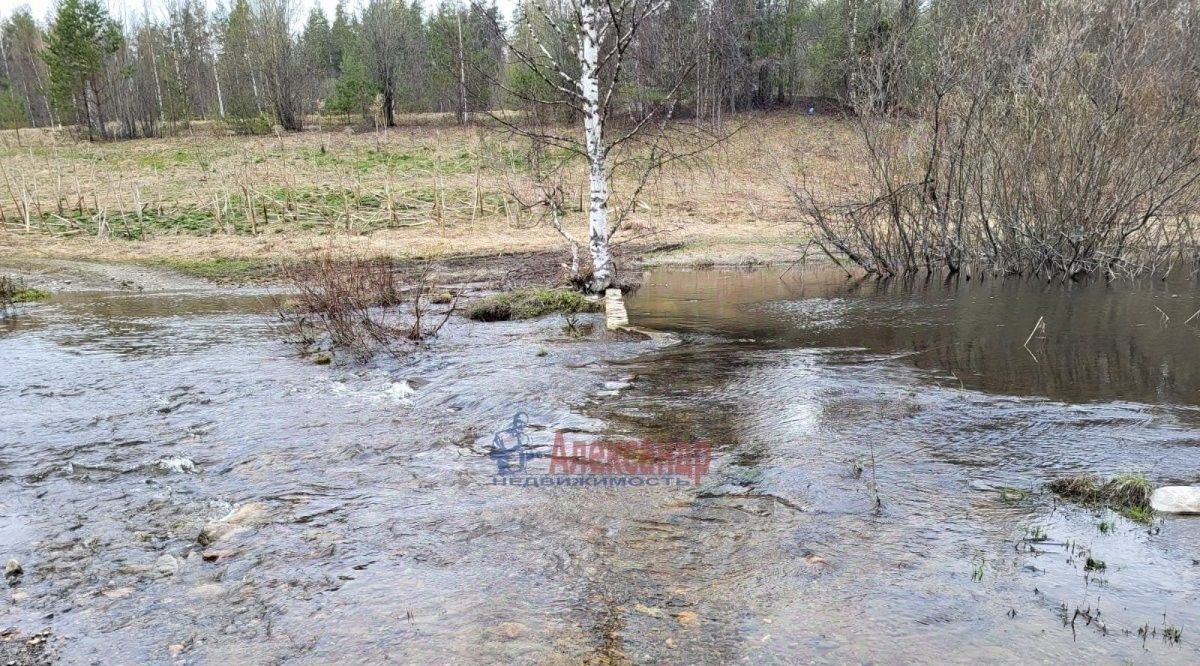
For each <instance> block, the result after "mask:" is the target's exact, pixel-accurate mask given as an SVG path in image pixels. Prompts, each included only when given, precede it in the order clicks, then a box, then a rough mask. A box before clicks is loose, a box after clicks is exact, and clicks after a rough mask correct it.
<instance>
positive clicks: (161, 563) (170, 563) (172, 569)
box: [154, 555, 179, 576]
mask: <svg viewBox="0 0 1200 666" xmlns="http://www.w3.org/2000/svg"><path fill="white" fill-rule="evenodd" d="M154 571H155V572H157V573H158V575H160V576H174V575H175V574H177V573H179V560H177V559H175V556H174V555H162V556H160V557H159V558H158V560H157V561H155V562H154Z"/></svg>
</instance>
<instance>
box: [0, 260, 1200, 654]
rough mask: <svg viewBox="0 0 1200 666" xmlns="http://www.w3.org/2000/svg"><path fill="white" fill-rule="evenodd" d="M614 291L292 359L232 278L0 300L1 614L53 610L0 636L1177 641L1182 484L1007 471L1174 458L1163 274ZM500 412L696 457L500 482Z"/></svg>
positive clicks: (1182, 607)
mask: <svg viewBox="0 0 1200 666" xmlns="http://www.w3.org/2000/svg"><path fill="white" fill-rule="evenodd" d="M628 306H629V312H630V317H631V320H632V322H633V323H634V324H635V325H638V326H642V327H644V328H647V329H653V330H660V331H669V332H672V333H673V334H674V336H675V341H672V340H662V339H656V340H654V341H643V342H635V341H623V340H622V341H617V340H609V339H605V338H604V337H603V336H599V335H597V336H593V337H589V338H585V339H582V340H581V339H577V338H573V337H571V336H569V335H566V334H565V333H564V332H563V326H562V320H561V319H559V318H555V317H551V318H546V319H543V320H539V321H534V322H524V323H506V324H488V325H474V326H472V325H467V324H465V323H461V322H455V323H454V324H452V325H451V326H449V327H447V328H446V329H444V331H443V335H442V336H441V337H440V338H439V339H438V340H437V341H435V342H434V343H433V344H432V345H430V347H429V348H428V349H427V350H424V351H422V352H420V353H418V354H416V355H415V356H414V357H413V358H411V359H408V360H405V361H403V362H398V361H385V360H380V361H377V362H375V363H373V364H371V365H369V366H366V367H356V366H342V365H334V366H319V365H315V364H313V363H312V362H311V361H308V360H305V359H304V358H301V357H299V356H297V355H296V354H295V351H294V349H292V348H290V347H289V346H287V345H286V344H283V343H282V342H281V341H280V333H279V331H278V330H276V329H275V328H274V326H273V321H272V317H271V315H270V313H271V311H272V308H271V304H270V301H269V299H267V298H265V297H263V296H259V295H255V294H213V293H158V294H130V293H117V292H105V293H90V294H89V293H84V294H64V295H62V296H59V297H56V298H55V299H53V300H52V301H51V302H50V303H47V304H44V305H39V306H35V307H32V308H30V309H28V311H26V312H23V313H22V315H21V316H20V317H18V318H16V319H13V320H10V321H7V322H5V323H3V324H0V405H2V406H3V407H2V409H0V552H2V553H3V554H4V555H5V557H6V558H7V557H13V558H16V559H17V560H19V561H20V562H21V564H22V567H23V569H24V573H23V574H21V575H19V576H14V577H12V585H11V586H10V587H9V589H8V593H7V594H8V600H7V603H6V606H5V610H4V617H3V619H0V628H2V627H7V626H11V627H14V628H15V629H16V630H17V632H18V633H17V634H16V635H18V636H20V637H21V638H20V640H21V641H24V638H25V637H27V636H32V635H34V633H35V632H39V631H42V630H45V629H49V630H50V635H49V638H48V639H47V641H46V644H45V646H44V647H41V648H38V649H37V650H33V649H30V648H22V649H24V650H25V651H24V652H20V653H19V654H18V653H16V652H11V651H12V650H14V649H16V648H15V647H14V645H16V643H15V642H13V641H8V642H5V643H2V644H0V650H9V651H10V652H11V653H12V654H13V655H16V656H18V657H20V658H23V659H27V660H31V661H32V660H37V659H43V658H44V659H53V658H57V659H59V660H61V661H62V662H64V663H172V662H176V663H218V664H223V663H280V662H283V661H288V662H299V663H328V662H330V661H332V660H338V661H349V662H354V663H381V662H389V661H390V662H396V663H495V662H513V663H563V664H575V663H597V664H603V663H627V662H633V663H646V662H665V663H722V662H734V661H747V662H752V663H788V664H790V663H796V662H847V661H853V662H866V661H887V662H892V661H900V660H913V661H921V662H933V661H936V662H977V661H979V660H981V659H984V660H989V661H998V662H1022V663H1024V662H1028V661H1034V660H1036V661H1048V660H1051V659H1054V660H1062V659H1070V660H1085V659H1086V660H1100V661H1134V662H1154V663H1164V662H1165V663H1171V662H1176V663H1194V662H1195V661H1196V660H1197V659H1198V658H1200V647H1198V646H1200V642H1198V641H1197V640H1196V633H1195V632H1196V631H1200V584H1198V583H1200V560H1198V559H1196V558H1200V549H1198V547H1197V544H1200V519H1190V518H1182V517H1171V518H1165V519H1160V520H1158V521H1157V522H1156V523H1155V524H1154V525H1152V526H1147V525H1144V524H1141V523H1137V522H1134V521H1131V520H1129V519H1127V518H1125V517H1123V516H1121V515H1119V514H1116V513H1113V512H1110V511H1106V510H1097V509H1091V508H1085V507H1080V506H1076V505H1073V504H1070V503H1065V502H1062V501H1056V500H1055V498H1054V497H1053V496H1050V495H1048V494H1046V493H1044V492H1043V491H1042V488H1043V485H1044V484H1045V482H1046V481H1048V480H1050V479H1052V478H1056V477H1058V476H1062V475H1066V474H1072V473H1077V472H1097V473H1101V474H1115V473H1118V472H1124V471H1139V472H1144V473H1146V474H1147V475H1148V476H1149V477H1150V478H1151V479H1152V480H1153V481H1154V482H1156V483H1192V482H1198V481H1200V455H1198V449H1197V446H1198V445H1200V430H1198V429H1197V428H1198V426H1200V411H1198V410H1200V372H1198V371H1197V361H1198V354H1197V351H1198V348H1197V342H1200V339H1198V335H1200V317H1197V318H1196V319H1193V320H1192V321H1191V322H1186V320H1187V319H1188V317H1189V316H1190V315H1191V314H1192V313H1193V312H1195V311H1196V310H1198V309H1200V292H1198V291H1197V290H1196V288H1195V287H1194V286H1192V285H1189V284H1186V283H1184V284H1171V283H1154V284H1136V285H1113V286H1105V285H1103V284H1090V285H1075V286H1069V287H1064V286H1062V285H1058V284H1045V283H1041V282H1031V281H995V282H983V283H980V282H978V281H966V280H965V279H963V280H957V281H952V282H949V283H943V282H928V281H926V282H921V281H916V282H910V283H903V282H892V283H883V284H881V283H876V282H870V281H855V280H847V279H845V278H844V277H842V276H839V275H836V274H832V273H805V274H798V273H795V272H794V271H787V272H784V271H779V270H764V271H756V272H725V271H703V272H672V271H658V272H654V273H651V274H649V275H648V276H647V277H646V280H645V284H644V286H643V287H642V288H641V289H640V290H639V291H638V292H637V293H636V294H634V295H633V296H632V297H631V298H630V299H629V302H628ZM1039 317H1040V318H1042V320H1043V322H1044V331H1043V330H1041V329H1039V332H1038V333H1037V334H1036V335H1034V336H1033V337H1032V339H1031V340H1030V341H1029V343H1028V345H1025V344H1023V343H1024V342H1025V340H1026V338H1027V336H1029V334H1030V332H1031V330H1033V329H1034V324H1035V323H1036V322H1037V321H1038V319H1039ZM517 412H524V413H526V414H527V415H528V421H529V426H528V428H527V429H526V433H527V435H528V437H529V442H530V446H531V448H532V449H533V450H536V451H539V452H543V453H545V452H550V451H551V450H552V449H551V446H552V442H553V440H554V436H555V432H556V431H566V432H569V433H570V437H571V438H572V439H585V440H605V441H607V440H612V439H617V438H621V437H627V438H648V439H651V440H654V441H680V440H702V441H704V442H710V443H711V445H712V447H713V460H712V465H711V468H710V469H709V470H708V473H707V474H706V475H705V476H704V477H703V478H702V479H701V480H700V482H699V483H698V484H694V485H672V486H670V487H662V486H655V487H641V486H639V487H631V486H627V485H620V486H616V485H614V486H607V485H606V486H580V485H563V484H557V485H550V486H541V485H533V486H529V485H513V484H509V483H497V479H498V478H500V477H497V465H496V462H495V461H494V460H493V459H492V458H491V457H489V455H488V452H489V446H490V445H491V444H492V442H493V439H494V437H495V434H494V433H496V432H497V431H500V430H502V429H504V428H506V427H508V426H509V423H510V422H511V419H512V417H513V414H514V413H517ZM529 467H530V471H531V473H537V474H542V473H545V472H547V471H548V469H547V461H546V460H544V459H539V458H535V459H534V460H532V461H531V462H530V463H529ZM231 514H232V516H231ZM214 521H215V522H214ZM222 521H223V522H222ZM1102 523H1103V524H1104V525H1105V529H1104V530H1103V531H1102V530H1101V529H1100V525H1101V524H1102ZM206 525H208V526H210V527H211V526H212V525H218V526H221V525H224V526H226V527H230V528H232V529H228V530H227V531H226V532H223V533H221V534H219V535H218V536H217V537H207V538H206V537H205V536H204V534H205V533H206V530H207V529H208V528H206ZM199 541H204V542H205V544H204V545H201V543H199ZM1089 557H1091V558H1092V559H1093V561H1096V560H1103V561H1104V563H1105V566H1104V569H1103V570H1090V571H1089V570H1086V567H1085V563H1086V562H1087V559H1088V558H1089ZM1170 628H1182V634H1181V636H1180V637H1179V640H1174V638H1173V637H1171V638H1164V630H1168V629H1170ZM1143 630H1144V631H1143ZM1143 634H1144V635H1143ZM21 644H22V645H24V643H23V642H22V643H21ZM8 655H9V653H2V654H0V657H5V658H6V659H7V656H8Z"/></svg>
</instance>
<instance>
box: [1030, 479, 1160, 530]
mask: <svg viewBox="0 0 1200 666" xmlns="http://www.w3.org/2000/svg"><path fill="white" fill-rule="evenodd" d="M1048 487H1049V488H1050V490H1051V491H1052V492H1053V493H1054V494H1056V495H1058V496H1060V497H1063V498H1065V499H1068V500H1071V501H1073V502H1078V503H1080V504H1087V505H1090V506H1105V507H1109V508H1111V509H1115V510H1116V511H1117V512H1119V513H1120V514H1121V515H1122V516H1125V517H1126V518H1129V519H1130V520H1134V521H1137V522H1140V523H1150V522H1152V521H1153V520H1154V511H1153V510H1152V509H1151V508H1150V494H1151V493H1153V492H1154V488H1153V487H1152V486H1151V485H1150V480H1149V479H1147V478H1146V475H1145V474H1119V475H1117V476H1115V477H1113V478H1111V479H1108V480H1105V479H1101V478H1100V477H1098V476H1096V475H1095V474H1078V475H1076V476H1068V477H1066V478H1062V479H1055V480H1054V481H1051V482H1050V483H1049V484H1048Z"/></svg>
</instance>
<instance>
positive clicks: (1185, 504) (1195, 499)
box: [1150, 486, 1200, 514]
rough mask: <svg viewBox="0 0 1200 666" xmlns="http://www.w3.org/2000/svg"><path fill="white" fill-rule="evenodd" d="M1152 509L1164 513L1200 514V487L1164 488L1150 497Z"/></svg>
mask: <svg viewBox="0 0 1200 666" xmlns="http://www.w3.org/2000/svg"><path fill="white" fill-rule="evenodd" d="M1150 508H1152V509H1154V510H1155V511H1162V512H1163V513H1197V514H1200V486H1163V487H1162V488H1159V489H1157V490H1155V491H1154V492H1153V493H1152V494H1151V495H1150Z"/></svg>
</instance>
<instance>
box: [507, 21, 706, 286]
mask: <svg viewBox="0 0 1200 666" xmlns="http://www.w3.org/2000/svg"><path fill="white" fill-rule="evenodd" d="M665 5H666V2H665V0H624V1H616V2H610V1H605V0H568V2H567V3H566V4H565V5H563V6H560V7H561V9H560V8H558V7H555V8H551V7H549V6H548V5H544V4H542V3H541V2H539V1H538V0H531V2H529V3H528V4H527V5H525V7H523V9H522V12H521V15H522V19H523V22H524V25H522V26H519V30H518V36H516V37H509V36H508V35H507V33H506V32H505V31H504V30H503V29H502V28H501V26H499V25H498V24H496V25H495V28H496V30H497V33H498V34H499V35H500V36H501V37H502V39H504V40H505V42H506V46H507V51H508V53H509V56H510V58H512V59H513V61H514V62H513V63H512V65H514V66H516V67H517V68H519V69H520V70H522V72H523V75H522V76H523V79H524V80H525V81H526V82H528V83H531V84H532V85H520V86H514V85H510V82H500V83H499V85H500V87H501V88H503V89H504V90H505V91H506V92H508V93H509V95H510V96H512V97H514V98H516V99H518V100H522V101H524V102H526V103H528V104H530V105H532V106H533V107H534V108H535V110H537V109H538V108H548V109H563V108H565V109H567V110H569V111H570V115H571V116H573V117H574V118H576V119H579V120H580V121H581V124H582V132H581V135H582V136H580V134H575V135H574V136H572V135H571V134H570V133H567V132H562V131H558V128H554V127H546V126H544V125H542V124H541V123H540V121H539V120H538V119H540V118H541V114H538V113H533V114H528V115H526V116H525V118H530V119H534V122H533V123H530V122H525V121H523V120H522V119H518V118H513V117H510V116H507V115H503V114H496V113H493V114H492V118H493V119H494V120H495V121H497V122H498V123H500V124H501V125H502V126H504V127H506V128H508V129H509V130H510V131H512V132H514V133H516V134H518V135H520V136H524V137H527V138H529V139H532V140H533V141H534V142H535V144H537V145H538V146H543V145H548V146H553V147H556V148H559V149H562V150H564V151H566V152H567V153H569V154H575V155H580V156H582V157H583V158H584V160H585V161H586V163H587V183H588V184H587V196H586V199H587V205H586V213H587V223H588V224H587V228H588V235H587V247H588V252H589V254H590V257H591V262H592V273H591V278H590V280H589V281H588V283H587V285H586V286H587V288H588V289H589V290H590V291H594V292H600V291H603V290H604V289H606V288H608V287H609V286H611V285H612V284H613V260H612V253H611V248H610V245H611V240H612V238H613V236H614V234H616V233H617V231H618V230H619V229H620V227H621V225H622V223H623V222H624V221H625V219H626V216H627V213H628V211H629V209H630V206H631V205H635V204H636V201H637V196H638V195H639V194H640V193H641V191H642V188H643V187H644V186H645V184H646V182H647V179H648V178H649V176H650V174H651V173H652V172H653V171H655V170H657V169H658V168H660V167H661V166H663V165H664V164H665V163H666V162H667V161H670V160H671V159H673V158H675V157H677V155H676V154H674V153H673V152H671V151H668V150H665V149H664V148H665V146H666V145H667V144H666V142H665V141H661V140H657V139H665V137H666V123H667V122H668V121H669V120H670V118H671V115H672V113H673V111H674V107H675V94H676V93H677V92H678V89H679V86H678V84H677V85H676V86H674V87H673V88H672V89H671V90H667V91H660V93H659V94H656V95H655V96H654V97H655V103H653V104H635V103H631V101H634V100H632V98H633V97H636V95H637V93H636V91H633V94H632V95H631V94H624V95H622V94H618V93H619V91H620V86H621V84H622V83H623V75H624V74H625V70H626V69H627V67H628V66H629V64H630V62H629V61H630V54H631V53H632V52H633V51H632V46H633V44H634V43H635V40H636V39H637V37H638V31H639V28H640V27H641V26H642V25H643V24H645V23H646V22H648V21H649V20H650V18H651V17H652V16H653V15H654V14H655V13H656V12H658V11H659V10H660V9H661V8H662V7H664V6H665ZM682 79H683V77H681V78H680V81H682ZM623 92H625V93H629V91H623ZM622 97H623V98H624V99H623V100H622V99H621V98H622ZM622 104H623V105H622ZM621 112H623V113H621ZM618 115H622V116H623V117H622V118H621V120H622V122H621V123H620V127H616V125H617V124H618V123H615V122H613V121H614V120H615V119H616V117H617V116H618ZM612 130H616V131H612ZM647 134H650V135H653V136H654V137H656V140H651V141H649V142H645V141H643V139H644V138H645V136H646V135H647ZM623 146H628V147H630V148H632V149H635V150H638V151H640V152H641V154H640V155H638V156H637V157H636V158H633V159H628V158H621V159H617V150H618V148H621V147H623ZM538 151H539V152H540V153H544V151H540V148H539V149H538ZM624 169H628V170H629V171H630V175H631V176H632V179H633V180H634V185H633V187H632V189H631V191H630V193H629V195H628V196H627V197H626V198H625V201H624V204H625V205H623V206H619V207H618V210H617V212H616V214H612V213H613V211H612V210H611V208H612V207H611V203H612V202H611V201H610V199H611V196H612V191H613V181H614V174H615V172H616V171H618V170H624ZM535 176H536V177H539V178H541V177H544V174H535ZM543 184H544V183H543ZM541 189H542V191H543V192H547V191H548V188H546V187H544V186H543V187H542V188H541ZM549 189H550V190H553V189H555V188H549ZM560 200H561V196H558V195H547V196H543V198H542V204H543V205H544V206H546V207H547V208H549V209H550V211H551V213H552V215H553V222H554V225H555V228H556V229H558V231H559V232H560V233H561V234H562V235H563V236H564V237H566V238H567V240H568V242H570V243H572V246H574V245H575V240H574V238H573V237H572V236H571V235H570V234H569V233H567V232H566V231H565V229H564V227H563V226H562V225H561V222H560V218H559V213H560V212H561V208H562V207H561V204H560V203H556V202H557V201H560Z"/></svg>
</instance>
